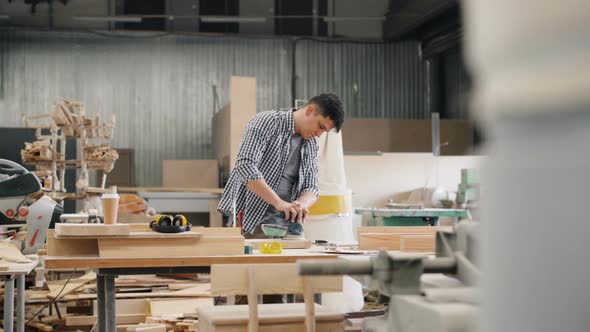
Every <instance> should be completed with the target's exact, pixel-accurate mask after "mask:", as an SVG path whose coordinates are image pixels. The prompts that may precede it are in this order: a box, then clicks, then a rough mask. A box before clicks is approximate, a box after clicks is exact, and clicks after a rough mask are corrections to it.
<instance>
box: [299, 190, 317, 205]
mask: <svg viewBox="0 0 590 332" xmlns="http://www.w3.org/2000/svg"><path fill="white" fill-rule="evenodd" d="M297 200H298V201H299V202H300V203H301V204H302V205H303V206H305V207H306V208H309V207H310V206H312V205H313V204H314V203H315V201H316V200H317V197H315V194H314V193H312V192H311V191H304V192H302V193H301V195H299V198H297Z"/></svg>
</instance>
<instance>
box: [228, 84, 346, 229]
mask: <svg viewBox="0 0 590 332" xmlns="http://www.w3.org/2000/svg"><path fill="white" fill-rule="evenodd" d="M343 122H344V111H343V109H342V103H341V102H340V99H339V98H338V96H336V95H334V94H321V95H319V96H316V97H313V98H312V99H310V101H309V103H308V104H307V105H306V106H304V107H302V108H300V109H297V110H296V109H292V110H289V111H286V112H278V111H269V112H261V113H258V114H256V116H254V118H253V119H252V120H251V121H250V122H249V123H248V125H247V126H246V130H245V131H244V136H243V138H242V143H241V144H240V148H239V151H238V156H237V160H236V165H235V167H234V169H233V170H232V173H231V175H230V177H229V181H228V183H227V185H226V186H225V190H224V191H223V195H222V196H221V201H220V203H219V206H218V210H219V211H220V212H221V213H223V214H225V215H228V216H229V215H231V214H232V213H234V207H235V211H236V213H239V214H241V217H242V218H241V219H242V227H243V233H244V235H245V236H247V237H265V236H264V234H263V233H262V230H261V228H260V225H261V224H266V223H271V224H280V225H285V226H288V235H289V236H291V237H302V236H303V226H302V224H303V222H305V219H306V217H307V213H308V212H309V207H310V206H312V205H313V204H314V203H315V201H316V200H317V197H318V187H317V183H318V143H317V140H316V138H317V137H319V136H320V135H322V134H323V133H324V132H328V131H330V130H332V129H335V130H336V131H337V132H338V131H340V128H341V126H342V123H343ZM234 204H235V205H234ZM283 214H284V215H283Z"/></svg>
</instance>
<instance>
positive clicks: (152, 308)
mask: <svg viewBox="0 0 590 332" xmlns="http://www.w3.org/2000/svg"><path fill="white" fill-rule="evenodd" d="M212 305H213V298H212V297H211V298H195V299H152V300H147V315H148V316H182V315H184V314H186V313H191V314H192V313H196V312H197V308H201V307H207V306H212Z"/></svg>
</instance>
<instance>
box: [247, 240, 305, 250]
mask: <svg viewBox="0 0 590 332" xmlns="http://www.w3.org/2000/svg"><path fill="white" fill-rule="evenodd" d="M264 242H278V243H280V244H281V246H283V249H307V248H311V241H310V240H306V239H247V240H246V245H251V246H252V247H253V248H254V249H260V246H261V245H262V243H264Z"/></svg>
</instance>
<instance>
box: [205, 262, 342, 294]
mask: <svg viewBox="0 0 590 332" xmlns="http://www.w3.org/2000/svg"><path fill="white" fill-rule="evenodd" d="M249 266H254V267H255V269H256V293H257V294H290V293H296V294H302V293H303V283H302V279H301V276H299V274H298V273H297V266H296V264H231V265H226V264H215V265H213V266H211V293H212V294H213V295H232V294H247V293H248V273H247V268H248V267H249ZM309 280H310V286H311V288H312V289H313V291H314V292H316V293H324V292H340V291H342V276H314V277H310V279H309Z"/></svg>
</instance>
